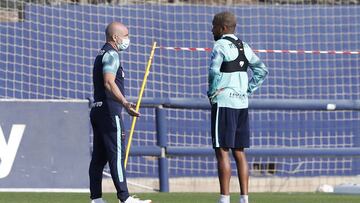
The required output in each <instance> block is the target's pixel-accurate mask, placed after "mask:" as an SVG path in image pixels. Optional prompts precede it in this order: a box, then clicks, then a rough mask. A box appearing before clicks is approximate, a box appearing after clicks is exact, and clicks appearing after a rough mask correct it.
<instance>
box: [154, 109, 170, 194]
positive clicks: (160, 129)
mask: <svg viewBox="0 0 360 203" xmlns="http://www.w3.org/2000/svg"><path fill="white" fill-rule="evenodd" d="M155 112H156V135H157V145H158V146H159V147H160V148H161V156H160V157H159V160H158V161H159V182H160V192H169V163H168V159H167V157H166V147H167V145H168V138H167V121H166V111H165V110H164V108H163V106H162V105H160V106H158V107H157V108H156V109H155Z"/></svg>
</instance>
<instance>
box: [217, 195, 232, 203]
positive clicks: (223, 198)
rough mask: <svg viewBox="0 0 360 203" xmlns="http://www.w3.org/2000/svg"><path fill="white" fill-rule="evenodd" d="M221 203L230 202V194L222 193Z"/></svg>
mask: <svg viewBox="0 0 360 203" xmlns="http://www.w3.org/2000/svg"><path fill="white" fill-rule="evenodd" d="M219 203H230V195H220V199H219Z"/></svg>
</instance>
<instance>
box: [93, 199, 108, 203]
mask: <svg viewBox="0 0 360 203" xmlns="http://www.w3.org/2000/svg"><path fill="white" fill-rule="evenodd" d="M91 203H106V201H105V200H103V199H102V198H97V199H93V200H91Z"/></svg>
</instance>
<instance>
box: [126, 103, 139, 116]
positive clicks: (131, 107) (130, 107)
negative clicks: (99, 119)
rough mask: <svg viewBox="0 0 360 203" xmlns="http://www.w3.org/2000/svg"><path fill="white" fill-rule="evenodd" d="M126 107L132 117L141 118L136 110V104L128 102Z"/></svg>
mask: <svg viewBox="0 0 360 203" xmlns="http://www.w3.org/2000/svg"><path fill="white" fill-rule="evenodd" d="M124 106H125V109H126V111H127V112H128V114H129V115H130V116H135V117H139V116H140V113H139V112H137V111H136V110H135V108H136V105H135V104H133V103H131V102H127V103H126V104H125V105H124Z"/></svg>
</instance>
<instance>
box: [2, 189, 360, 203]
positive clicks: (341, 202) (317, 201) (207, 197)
mask: <svg viewBox="0 0 360 203" xmlns="http://www.w3.org/2000/svg"><path fill="white" fill-rule="evenodd" d="M138 196H139V197H141V198H142V199H145V198H148V199H152V200H153V203H216V202H217V198H218V194H215V193H144V194H138ZM104 199H106V200H107V201H108V203H118V201H117V200H116V196H115V194H110V193H106V194H104ZM238 201H239V195H236V194H232V195H231V202H232V203H238ZM0 202H1V203H80V202H81V203H84V202H85V203H86V202H90V201H89V197H88V194H84V193H82V194H81V193H80V194H79V193H78V194H75V193H5V192H0ZM250 202H251V203H359V202H360V195H336V194H316V193H252V194H251V195H250Z"/></svg>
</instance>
